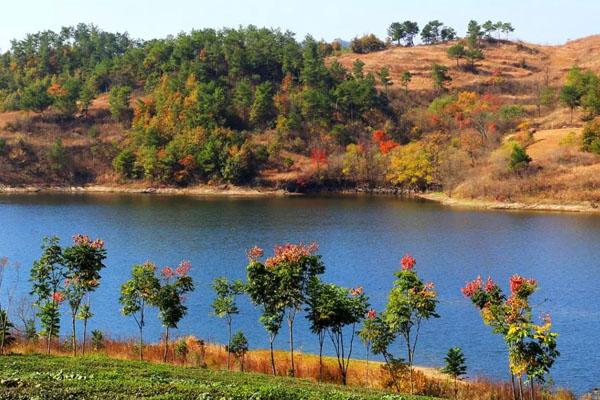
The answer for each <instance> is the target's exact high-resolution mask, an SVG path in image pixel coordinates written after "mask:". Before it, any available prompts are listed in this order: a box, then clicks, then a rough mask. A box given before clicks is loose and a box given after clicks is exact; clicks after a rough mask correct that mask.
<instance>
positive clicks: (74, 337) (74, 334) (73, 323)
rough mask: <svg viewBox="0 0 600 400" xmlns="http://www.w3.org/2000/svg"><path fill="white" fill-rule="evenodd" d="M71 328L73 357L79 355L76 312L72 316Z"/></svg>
mask: <svg viewBox="0 0 600 400" xmlns="http://www.w3.org/2000/svg"><path fill="white" fill-rule="evenodd" d="M71 329H72V332H73V336H72V345H73V357H75V356H76V355H77V334H76V331H75V313H73V316H72V318H71Z"/></svg>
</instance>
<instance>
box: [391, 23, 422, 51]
mask: <svg viewBox="0 0 600 400" xmlns="http://www.w3.org/2000/svg"><path fill="white" fill-rule="evenodd" d="M418 33H419V25H417V23H416V22H413V21H404V22H393V23H392V24H391V25H390V27H389V28H388V30H387V34H388V36H389V38H390V39H391V40H394V41H396V42H397V44H398V46H400V43H401V41H404V43H405V45H406V46H413V45H414V37H415V36H416V35H417V34H418Z"/></svg>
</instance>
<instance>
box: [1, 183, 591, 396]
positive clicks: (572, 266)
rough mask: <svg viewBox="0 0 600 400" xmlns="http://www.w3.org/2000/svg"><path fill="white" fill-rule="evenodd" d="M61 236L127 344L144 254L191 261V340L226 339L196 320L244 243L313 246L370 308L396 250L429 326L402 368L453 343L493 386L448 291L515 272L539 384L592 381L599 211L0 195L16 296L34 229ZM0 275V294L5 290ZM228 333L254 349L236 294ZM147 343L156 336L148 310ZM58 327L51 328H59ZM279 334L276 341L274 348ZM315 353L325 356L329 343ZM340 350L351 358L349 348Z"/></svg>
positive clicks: (433, 362) (485, 348)
mask: <svg viewBox="0 0 600 400" xmlns="http://www.w3.org/2000/svg"><path fill="white" fill-rule="evenodd" d="M75 233H86V234H88V235H90V236H91V237H93V238H96V237H100V238H102V239H104V240H105V241H106V248H107V249H108V258H107V260H106V264H107V268H106V269H105V270H104V271H103V273H102V281H101V285H100V288H99V289H98V290H97V291H96V292H95V293H94V294H93V296H92V308H93V312H94V313H95V317H94V318H93V319H92V320H91V322H90V328H91V329H101V330H103V331H104V332H106V333H108V334H110V336H112V337H116V338H129V337H135V335H136V334H137V326H136V325H135V322H134V321H133V319H131V318H125V317H123V316H121V315H120V313H119V304H118V297H119V288H120V285H121V284H122V283H123V282H124V281H125V280H126V279H128V277H129V274H130V270H131V266H132V265H133V264H134V263H141V262H144V261H145V260H153V261H154V262H155V263H157V264H158V265H160V266H163V265H175V264H177V263H178V262H179V261H181V260H182V259H188V260H190V261H191V262H192V265H193V268H192V272H191V275H192V276H193V278H194V280H195V281H196V284H197V288H196V291H195V292H194V293H193V294H191V295H190V296H188V299H187V305H188V307H189V314H188V316H186V318H185V319H184V320H183V321H182V323H181V324H180V327H179V330H178V332H177V334H178V335H185V334H193V335H195V336H197V337H201V338H204V339H207V340H212V341H218V342H222V343H224V342H226V329H225V324H224V322H223V321H221V320H219V319H217V318H215V317H212V316H210V303H211V301H212V299H213V293H212V290H211V288H210V283H211V281H212V280H213V279H214V278H216V277H218V276H227V277H229V278H233V279H235V278H244V277H245V266H246V256H245V250H246V249H248V248H250V247H252V246H254V245H258V246H261V247H263V248H265V250H266V253H267V255H268V254H270V252H271V248H272V247H273V245H274V244H276V243H282V242H288V241H292V242H296V241H303V242H311V241H317V242H318V243H319V245H320V253H321V254H322V255H323V259H324V262H325V264H326V268H327V271H326V273H325V276H324V279H326V280H328V281H331V282H334V283H337V284H340V285H345V286H348V287H355V286H363V287H364V289H365V291H366V293H367V294H368V295H369V296H370V300H371V305H372V306H373V307H374V308H376V309H378V310H380V309H382V308H383V306H384V305H385V302H386V297H387V293H388V291H389V289H390V288H391V286H392V282H393V279H394V272H395V271H397V270H398V268H399V260H400V258H401V257H402V256H403V255H404V254H407V253H409V254H411V255H413V256H414V257H415V258H416V259H417V266H416V268H417V271H418V272H419V273H420V274H421V276H423V277H424V279H426V280H428V281H433V282H434V283H435V284H436V287H437V290H438V292H439V297H440V305H439V313H440V314H441V318H440V319H437V320H433V321H430V322H427V323H426V324H425V325H424V327H423V329H422V334H421V339H420V343H419V345H418V348H417V357H416V362H417V363H418V364H422V365H428V366H439V365H441V364H442V363H443V356H444V355H445V353H446V351H447V350H448V348H449V347H452V346H460V347H462V348H463V350H464V352H465V354H466V357H467V363H468V366H469V375H470V376H475V375H486V376H490V377H493V378H501V379H506V378H507V377H508V373H507V369H508V367H507V360H506V354H505V349H504V345H503V342H502V340H501V338H499V337H497V336H495V335H493V334H492V333H491V330H490V329H489V328H488V327H487V326H484V325H483V323H482V321H481V318H480V316H479V313H478V312H477V311H476V309H475V308H474V307H473V306H472V305H471V303H470V302H469V301H468V300H466V299H464V298H463V296H462V294H461V293H460V290H459V289H460V288H461V287H462V286H463V285H464V283H465V282H466V281H467V280H471V279H473V278H475V277H477V275H481V276H482V277H484V279H485V278H486V277H487V276H488V275H491V276H492V277H493V278H494V279H496V280H497V281H499V282H500V283H501V286H502V287H503V288H505V289H507V286H508V283H507V281H508V278H509V277H510V276H511V275H512V274H515V273H519V274H521V275H524V276H526V277H534V278H536V279H537V280H538V282H539V286H540V290H539V292H538V293H537V294H536V295H535V297H534V303H535V304H536V305H537V307H536V314H538V315H540V316H541V315H542V313H544V312H549V313H551V314H552V317H553V321H554V329H555V330H556V331H557V332H559V333H560V338H559V349H560V351H561V353H562V355H561V357H560V358H559V360H558V361H557V363H556V364H555V368H554V370H553V377H554V380H555V382H556V383H557V384H558V385H564V386H567V387H569V388H571V389H574V390H575V391H576V392H579V393H582V392H584V391H587V390H588V389H590V388H592V387H594V386H597V385H598V384H599V382H598V376H599V372H600V346H598V332H600V287H599V286H600V285H599V283H600V240H599V239H600V216H595V215H583V214H581V215H578V214H558V213H557V214H551V213H532V212H501V211H498V212H495V211H474V210H456V209H450V208H446V207H443V206H440V205H438V204H435V203H430V202H424V201H408V200H400V199H397V198H394V197H369V196H345V197H340V196H331V197H289V198H287V197H285V198H284V197H273V198H266V197H265V198H194V197H183V196H160V195H115V194H97V195H92V194H23V195H2V196H0V256H7V257H9V258H10V260H11V261H16V262H19V263H21V264H22V267H21V273H20V281H19V286H18V287H19V292H20V294H21V295H26V294H27V293H28V291H29V283H28V282H27V277H28V273H29V267H30V265H31V263H32V261H33V260H34V259H36V258H38V257H39V255H40V244H41V240H42V237H43V236H45V235H58V236H59V237H61V239H62V240H63V243H64V244H67V243H70V237H71V236H72V235H73V234H75ZM12 279H14V276H12V275H10V274H9V275H6V276H5V279H4V285H3V287H2V296H3V298H4V297H5V296H6V289H7V287H8V284H9V282H10V281H11V280H12ZM240 303H241V309H242V313H241V314H240V315H239V316H237V317H236V318H235V321H234V325H235V326H234V329H242V330H244V332H245V333H246V335H247V337H248V339H249V342H250V345H251V347H267V346H268V340H267V335H266V333H265V332H264V330H263V328H262V326H261V325H260V324H259V323H258V316H259V314H258V312H257V311H256V310H254V308H253V307H252V305H251V304H250V303H249V302H248V301H247V300H246V299H242V300H241V301H240ZM148 322H149V323H148V326H147V328H146V331H147V337H146V339H147V340H154V341H156V340H158V339H159V337H160V331H161V329H160V324H159V323H158V321H157V319H156V318H155V313H154V314H152V316H151V317H150V318H149V319H148ZM68 329H69V328H68V325H67V324H63V327H62V332H61V333H63V334H68ZM286 338H287V335H286V333H285V330H284V331H282V334H280V337H279V338H278V341H277V347H280V348H285V347H286V346H287V341H286ZM297 342H298V346H299V348H300V349H301V350H302V351H306V352H316V351H317V350H318V343H317V339H316V337H314V336H312V335H311V334H310V333H309V331H308V328H307V324H306V322H305V320H304V318H303V316H300V317H299V318H298V323H297ZM326 346H327V351H328V352H329V353H331V351H332V349H331V346H328V345H327V344H326ZM355 349H356V350H355V352H354V356H356V357H364V355H365V350H364V348H363V347H362V346H357V347H355Z"/></svg>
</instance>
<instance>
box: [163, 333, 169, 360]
mask: <svg viewBox="0 0 600 400" xmlns="http://www.w3.org/2000/svg"><path fill="white" fill-rule="evenodd" d="M168 350H169V327H167V328H166V330H165V350H164V353H163V362H165V363H166V362H167V352H168Z"/></svg>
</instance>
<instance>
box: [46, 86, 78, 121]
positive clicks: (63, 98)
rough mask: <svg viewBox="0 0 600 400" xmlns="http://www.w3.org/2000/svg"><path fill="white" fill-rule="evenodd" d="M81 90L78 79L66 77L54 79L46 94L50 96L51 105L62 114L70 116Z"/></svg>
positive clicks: (74, 110) (73, 112) (75, 106)
mask: <svg viewBox="0 0 600 400" xmlns="http://www.w3.org/2000/svg"><path fill="white" fill-rule="evenodd" d="M80 92H81V82H80V81H79V79H76V78H72V77H67V78H66V79H63V80H61V81H60V82H59V81H55V82H54V83H52V84H51V85H50V87H49V88H48V94H49V95H50V97H51V98H52V104H53V106H54V107H55V108H56V109H57V110H58V111H59V112H60V113H61V114H62V115H63V116H64V117H72V116H73V114H75V112H76V111H77V100H78V99H79V94H80Z"/></svg>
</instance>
